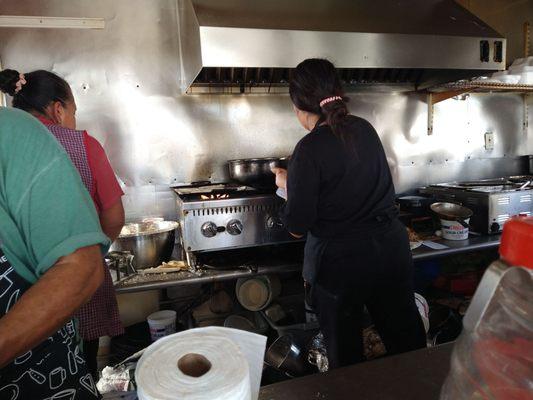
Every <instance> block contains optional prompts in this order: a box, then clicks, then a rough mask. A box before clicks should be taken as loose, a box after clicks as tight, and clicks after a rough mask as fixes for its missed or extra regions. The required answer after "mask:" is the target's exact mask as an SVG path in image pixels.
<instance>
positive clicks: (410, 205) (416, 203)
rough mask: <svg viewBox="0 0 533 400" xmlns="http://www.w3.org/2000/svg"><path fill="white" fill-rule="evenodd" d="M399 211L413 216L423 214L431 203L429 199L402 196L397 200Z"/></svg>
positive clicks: (431, 199) (431, 200)
mask: <svg viewBox="0 0 533 400" xmlns="http://www.w3.org/2000/svg"><path fill="white" fill-rule="evenodd" d="M397 201H398V204H399V205H400V210H402V211H405V212H410V213H413V214H425V213H426V212H427V210H428V209H429V206H430V204H431V203H432V202H433V198H431V197H423V196H403V197H399V198H398V199H397Z"/></svg>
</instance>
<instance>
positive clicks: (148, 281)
mask: <svg viewBox="0 0 533 400" xmlns="http://www.w3.org/2000/svg"><path fill="white" fill-rule="evenodd" d="M500 238H501V235H491V236H474V235H471V236H470V238H468V239H467V240H460V241H452V240H439V241H438V242H437V243H439V244H443V245H445V246H447V248H445V249H441V250H435V249H431V248H429V247H426V246H424V245H422V246H421V247H419V248H417V249H414V250H413V259H414V260H415V261H423V260H429V259H433V258H439V257H446V256H450V255H454V254H460V253H468V252H472V251H478V250H486V249H491V248H496V247H498V246H499V244H500ZM301 268H302V266H301V264H299V263H281V264H274V263H273V264H271V265H262V266H258V267H257V268H253V269H252V268H249V267H242V268H237V269H224V270H215V269H210V270H205V271H202V272H201V273H200V274H193V273H190V272H174V273H168V274H160V275H142V274H136V275H132V276H129V277H126V278H123V279H121V280H120V281H118V282H117V283H116V284H115V289H116V292H117V293H131V292H141V291H146V290H156V289H165V288H168V287H173V286H184V285H197V284H203V283H212V282H221V281H228V280H232V279H238V278H242V277H248V276H254V275H265V274H277V273H282V272H295V271H300V270H301Z"/></svg>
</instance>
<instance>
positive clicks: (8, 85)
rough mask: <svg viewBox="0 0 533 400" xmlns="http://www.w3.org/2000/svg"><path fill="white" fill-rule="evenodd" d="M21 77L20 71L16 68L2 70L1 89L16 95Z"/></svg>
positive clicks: (0, 75)
mask: <svg viewBox="0 0 533 400" xmlns="http://www.w3.org/2000/svg"><path fill="white" fill-rule="evenodd" d="M19 79H20V73H19V72H18V71H15V70H14V69H5V70H3V71H0V91H2V92H4V93H7V94H8V95H10V96H14V95H15V90H16V89H17V82H18V81H19Z"/></svg>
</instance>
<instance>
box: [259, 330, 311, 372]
mask: <svg viewBox="0 0 533 400" xmlns="http://www.w3.org/2000/svg"><path fill="white" fill-rule="evenodd" d="M300 342H301V340H297V338H296V337H295V336H293V335H284V336H280V337H278V338H277V339H276V340H275V341H274V343H272V344H271V345H270V347H269V348H268V350H267V352H266V354H265V363H266V364H267V365H270V366H271V367H274V368H276V369H278V370H280V371H283V372H285V373H286V374H287V375H289V376H292V377H296V376H302V375H304V374H305V372H306V371H307V370H308V364H307V353H306V351H305V346H304V345H303V344H302V343H300Z"/></svg>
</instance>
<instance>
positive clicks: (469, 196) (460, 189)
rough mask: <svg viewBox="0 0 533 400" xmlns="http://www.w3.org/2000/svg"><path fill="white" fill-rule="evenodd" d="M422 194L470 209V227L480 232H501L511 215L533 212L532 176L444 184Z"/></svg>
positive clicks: (434, 186)
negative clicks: (471, 214)
mask: <svg viewBox="0 0 533 400" xmlns="http://www.w3.org/2000/svg"><path fill="white" fill-rule="evenodd" d="M420 193H422V194H429V195H431V196H433V197H434V198H435V200H436V201H445V202H451V203H457V204H461V205H463V206H465V207H468V208H470V209H471V210H472V211H473V212H474V215H473V216H472V218H471V220H470V226H471V228H470V229H471V230H472V231H473V232H477V233H499V232H501V231H502V229H503V224H504V223H505V222H506V221H507V220H508V219H509V218H511V217H513V216H517V215H522V216H531V215H532V214H533V176H531V175H522V176H511V177H503V178H496V179H487V180H480V181H468V182H448V183H440V184H436V185H430V186H428V187H425V188H422V189H420Z"/></svg>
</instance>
